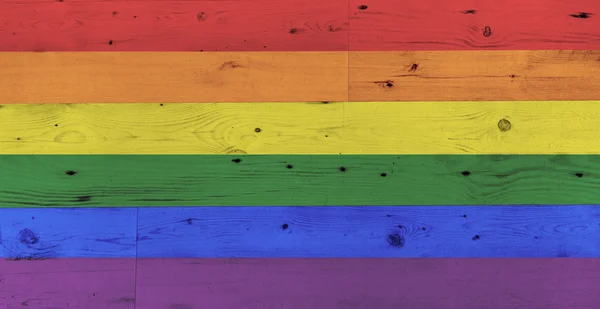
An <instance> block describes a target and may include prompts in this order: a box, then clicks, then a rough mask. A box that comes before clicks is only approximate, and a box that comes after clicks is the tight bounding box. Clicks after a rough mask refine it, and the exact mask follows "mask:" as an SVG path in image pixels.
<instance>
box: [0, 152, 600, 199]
mask: <svg viewBox="0 0 600 309" xmlns="http://www.w3.org/2000/svg"><path fill="white" fill-rule="evenodd" d="M235 158H239V159H240V160H241V162H239V163H236V162H233V161H236V160H233V161H232V159H235ZM0 164H1V166H0V205H2V206H4V207H7V206H9V207H35V206H204V205H218V206H221V205H223V206H225V205H228V206H229V205H233V206H235V205H260V206H262V205H300V206H302V205H307V206H311V205H482V204H598V203H600V179H599V178H598V176H600V171H599V167H600V156H594V155H559V156H557V155H521V156H520V155H506V156H504V155H409V156H393V155H259V156H240V157H233V156H231V155H3V156H0ZM288 164H289V167H290V168H288ZM342 167H343V168H345V171H342V170H343V169H342ZM68 171H72V172H69V173H67V172H68ZM464 171H469V172H470V174H468V173H466V172H464ZM463 172H464V173H463ZM382 173H385V175H386V176H385V177H383V176H382ZM69 174H72V175H69ZM463 174H468V176H465V175H463Z"/></svg>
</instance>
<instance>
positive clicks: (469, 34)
mask: <svg viewBox="0 0 600 309" xmlns="http://www.w3.org/2000/svg"><path fill="white" fill-rule="evenodd" d="M349 5H350V13H351V15H350V49H351V50H369V51H376V50H379V51H384V50H386V51H400V50H402V51H408V50H484V49H485V50H490V49H496V50H550V49H551V50H569V49H579V50H586V49H587V50H597V49H600V19H598V17H597V14H599V13H600V3H599V2H598V1H594V0H528V1H520V0H503V1H471V0H454V1H445V0H428V1H402V0H350V1H349ZM571 99H572V98H571Z"/></svg>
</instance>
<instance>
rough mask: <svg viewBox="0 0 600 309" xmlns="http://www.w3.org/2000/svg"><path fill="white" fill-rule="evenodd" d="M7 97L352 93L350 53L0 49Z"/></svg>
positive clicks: (328, 96)
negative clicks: (109, 51)
mask: <svg viewBox="0 0 600 309" xmlns="http://www.w3.org/2000/svg"><path fill="white" fill-rule="evenodd" d="M0 70H1V71H2V74H1V75H0V102H1V104H8V103H97V102H131V103H139V102H142V103H152V102H155V103H156V102H160V103H162V102H182V103H183V102H246V101H259V102H262V101H267V102H268V101H275V102H278V101H292V102H302V101H347V100H348V53H346V52H310V53H308V52H307V53H297V52H289V53H285V52H281V53H276V52H273V53H268V52H256V53H250V52H248V53H226V52H222V53H221V52H219V53H200V52H198V53H184V52H182V53H177V52H172V53H160V52H156V53H154V52H147V53H142V52H114V53H102V52H90V53H88V52H79V53H69V52H65V53H11V52H7V53H0Z"/></svg>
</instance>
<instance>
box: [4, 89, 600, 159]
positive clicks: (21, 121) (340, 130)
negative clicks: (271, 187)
mask: <svg viewBox="0 0 600 309" xmlns="http://www.w3.org/2000/svg"><path fill="white" fill-rule="evenodd" d="M598 118H600V102H599V101H550V102H529V101H515V102H510V101H509V102H387V103H386V102H351V103H348V102H345V103H331V104H319V103H310V102H309V103H287V104H282V103H228V104H198V103H195V104H194V103H190V104H144V107H143V111H142V110H141V109H140V105H138V104H132V103H130V104H126V103H115V104H10V105H4V106H3V107H2V108H0V153H1V154H228V153H229V154H231V153H234V154H235V153H248V154H279V153H286V154H464V153H472V154H556V153H569V154H576V153H580V154H598V153H600V145H599V144H598V143H596V142H595V139H596V137H597V136H598V135H600V127H598V124H597V119H598Z"/></svg>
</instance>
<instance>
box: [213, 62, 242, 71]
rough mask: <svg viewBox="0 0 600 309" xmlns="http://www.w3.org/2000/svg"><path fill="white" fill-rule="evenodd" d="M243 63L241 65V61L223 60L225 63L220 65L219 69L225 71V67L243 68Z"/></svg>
mask: <svg viewBox="0 0 600 309" xmlns="http://www.w3.org/2000/svg"><path fill="white" fill-rule="evenodd" d="M241 67H242V65H240V64H239V63H237V62H235V61H225V62H223V64H221V65H220V66H219V68H218V69H217V70H219V71H223V70H224V69H235V68H241Z"/></svg>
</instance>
